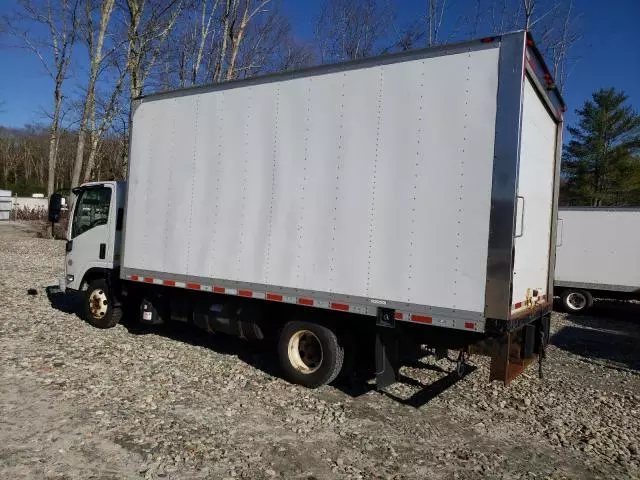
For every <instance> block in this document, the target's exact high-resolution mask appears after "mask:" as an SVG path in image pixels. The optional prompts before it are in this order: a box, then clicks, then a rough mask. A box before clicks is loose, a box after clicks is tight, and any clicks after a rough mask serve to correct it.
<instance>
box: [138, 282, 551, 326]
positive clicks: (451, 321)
mask: <svg viewBox="0 0 640 480" xmlns="http://www.w3.org/2000/svg"><path fill="white" fill-rule="evenodd" d="M127 278H129V279H130V280H133V281H138V282H145V283H153V284H157V285H165V286H168V287H176V288H188V289H191V290H200V291H207V292H211V291H212V292H215V293H222V294H226V295H238V296H241V297H247V298H256V299H265V300H271V301H274V302H287V303H297V304H299V305H304V306H308V307H315V308H326V309H331V310H339V311H342V312H353V313H361V314H365V315H371V316H375V312H376V311H377V308H376V307H375V306H371V305H369V306H367V305H362V304H355V305H350V304H348V303H340V302H331V301H330V300H326V299H323V300H320V299H315V298H311V297H298V296H295V295H291V296H288V295H284V294H280V293H273V292H265V291H254V290H241V289H236V288H227V287H222V286H214V285H203V284H200V283H195V282H190V283H185V282H183V281H177V280H164V279H161V278H154V277H144V276H141V275H127ZM538 298H539V299H540V300H544V299H545V298H548V296H547V295H540V296H539V297H538ZM371 303H372V304H374V301H372V302H371ZM375 305H377V303H375ZM523 305H524V303H523V302H518V303H516V304H515V305H514V307H515V308H516V309H517V308H520V307H522V306H523ZM394 319H395V320H401V321H412V322H416V323H422V324H427V325H433V326H438V327H446V328H455V329H459V330H465V329H466V330H474V331H484V320H480V321H478V322H474V321H465V320H463V319H461V318H457V319H456V318H447V317H437V318H435V319H434V318H432V317H430V316H428V315H421V314H414V313H409V312H401V311H396V312H394Z"/></svg>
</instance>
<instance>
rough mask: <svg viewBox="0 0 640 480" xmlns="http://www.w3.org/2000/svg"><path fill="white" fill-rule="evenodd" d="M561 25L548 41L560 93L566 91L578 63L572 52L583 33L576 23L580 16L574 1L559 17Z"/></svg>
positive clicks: (569, 3) (571, 0)
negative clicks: (575, 8)
mask: <svg viewBox="0 0 640 480" xmlns="http://www.w3.org/2000/svg"><path fill="white" fill-rule="evenodd" d="M558 18H559V20H560V25H559V27H557V28H556V29H555V31H554V33H556V32H557V33H556V35H554V38H552V39H550V40H548V44H549V45H548V48H547V52H548V56H549V57H550V58H551V69H552V73H553V77H554V78H555V80H556V84H557V86H558V89H559V90H560V91H563V90H564V87H565V84H566V83H567V78H568V77H569V74H570V73H571V68H572V67H573V65H574V64H575V62H576V59H575V57H574V56H572V54H571V51H572V50H573V47H574V46H575V44H576V43H578V42H579V41H580V39H581V38H582V32H581V31H580V29H579V28H578V27H577V25H576V23H577V20H578V18H579V15H576V13H575V11H574V9H573V0H569V2H568V4H567V5H566V7H565V11H564V12H563V14H561V15H559V17H558Z"/></svg>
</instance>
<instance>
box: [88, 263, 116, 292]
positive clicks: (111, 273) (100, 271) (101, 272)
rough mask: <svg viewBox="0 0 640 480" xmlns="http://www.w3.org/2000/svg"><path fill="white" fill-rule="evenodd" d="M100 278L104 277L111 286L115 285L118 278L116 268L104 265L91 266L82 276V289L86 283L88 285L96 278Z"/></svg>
mask: <svg viewBox="0 0 640 480" xmlns="http://www.w3.org/2000/svg"><path fill="white" fill-rule="evenodd" d="M100 278H104V279H105V280H106V281H107V282H108V283H109V286H110V287H113V285H114V283H115V281H116V280H117V274H116V272H115V270H112V269H110V268H104V267H91V268H89V269H87V271H86V272H84V275H83V276H82V281H81V282H80V290H82V289H83V287H84V286H85V285H88V284H89V283H90V282H92V281H94V280H98V279H100Z"/></svg>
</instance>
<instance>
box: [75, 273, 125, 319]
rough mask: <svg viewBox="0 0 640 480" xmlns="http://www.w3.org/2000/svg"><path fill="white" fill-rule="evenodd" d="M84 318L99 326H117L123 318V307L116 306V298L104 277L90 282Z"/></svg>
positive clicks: (86, 294) (86, 293)
mask: <svg viewBox="0 0 640 480" xmlns="http://www.w3.org/2000/svg"><path fill="white" fill-rule="evenodd" d="M84 318H85V320H86V321H87V322H89V323H90V324H91V325H93V326H94V327H97V328H111V327H115V326H116V325H117V324H118V323H119V322H120V319H121V318H122V308H121V307H120V306H115V299H114V297H113V294H112V292H111V289H110V288H109V284H108V283H107V281H106V280H105V279H104V278H98V279H96V280H91V281H90V282H89V285H88V288H87V291H86V292H85V297H84Z"/></svg>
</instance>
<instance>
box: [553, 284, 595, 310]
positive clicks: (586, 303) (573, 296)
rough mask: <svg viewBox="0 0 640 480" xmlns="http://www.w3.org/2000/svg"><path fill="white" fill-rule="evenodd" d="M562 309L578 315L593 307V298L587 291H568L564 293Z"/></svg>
mask: <svg viewBox="0 0 640 480" xmlns="http://www.w3.org/2000/svg"><path fill="white" fill-rule="evenodd" d="M561 298H562V308H563V309H564V311H565V312H567V313H578V312H582V311H584V310H586V309H587V308H589V307H591V306H592V305H593V296H592V295H591V293H589V292H588V291H587V290H577V289H575V290H574V289H568V290H565V291H564V292H562V297H561Z"/></svg>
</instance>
